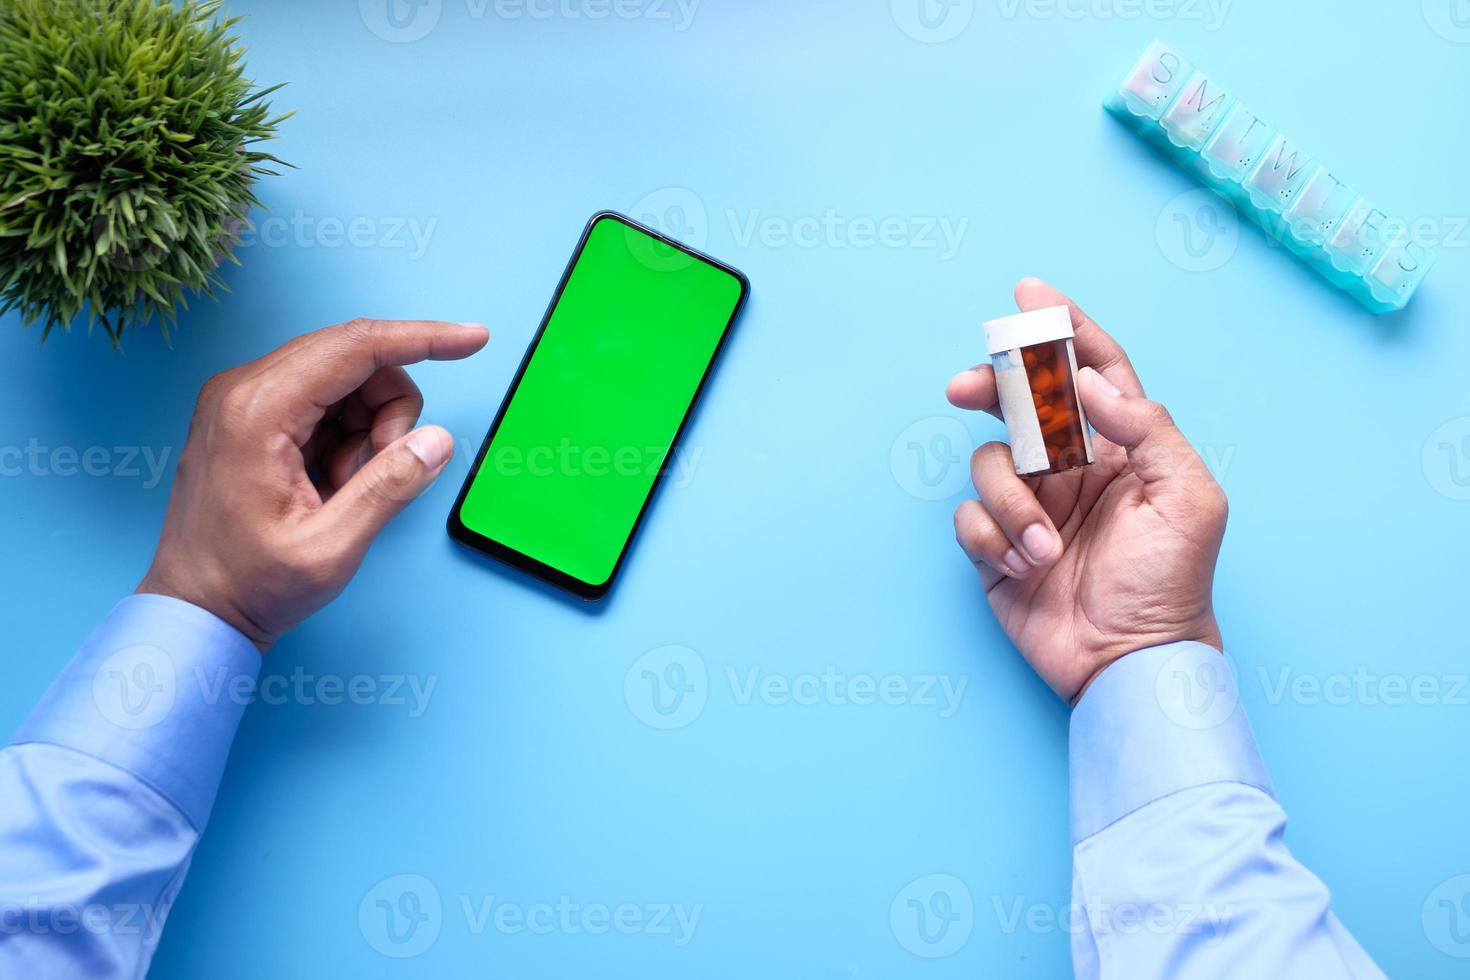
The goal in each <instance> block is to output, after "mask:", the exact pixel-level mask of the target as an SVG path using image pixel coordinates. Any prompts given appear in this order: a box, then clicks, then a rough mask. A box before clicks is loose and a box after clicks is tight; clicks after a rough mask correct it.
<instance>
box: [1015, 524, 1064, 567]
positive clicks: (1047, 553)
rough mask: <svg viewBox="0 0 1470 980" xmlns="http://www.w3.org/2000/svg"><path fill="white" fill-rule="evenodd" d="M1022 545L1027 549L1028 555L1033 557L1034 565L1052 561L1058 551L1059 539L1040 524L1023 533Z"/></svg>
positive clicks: (1033, 525)
mask: <svg viewBox="0 0 1470 980" xmlns="http://www.w3.org/2000/svg"><path fill="white" fill-rule="evenodd" d="M1021 544H1022V545H1023V546H1024V547H1025V549H1026V554H1028V555H1030V556H1031V563H1032V564H1033V565H1040V564H1041V563H1042V562H1044V561H1048V560H1050V558H1051V556H1052V555H1053V554H1055V553H1056V550H1057V539H1056V538H1054V537H1052V534H1051V532H1050V531H1048V530H1047V529H1046V528H1045V527H1043V526H1042V525H1040V524H1032V525H1031V526H1030V527H1028V528H1027V529H1026V530H1024V531H1022V532H1021Z"/></svg>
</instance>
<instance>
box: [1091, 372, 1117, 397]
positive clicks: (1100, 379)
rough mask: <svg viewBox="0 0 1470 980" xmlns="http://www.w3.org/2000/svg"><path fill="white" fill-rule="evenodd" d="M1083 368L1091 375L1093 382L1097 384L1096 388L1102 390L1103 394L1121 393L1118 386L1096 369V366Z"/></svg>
mask: <svg viewBox="0 0 1470 980" xmlns="http://www.w3.org/2000/svg"><path fill="white" fill-rule="evenodd" d="M1083 370H1084V371H1086V372H1087V373H1088V374H1090V375H1092V381H1093V384H1095V385H1097V386H1098V388H1099V389H1100V390H1101V391H1102V393H1103V394H1105V395H1121V394H1122V392H1121V391H1119V390H1118V386H1117V385H1115V384H1113V383H1112V382H1111V381H1109V380H1108V379H1107V378H1106V377H1104V376H1103V374H1102V372H1101V371H1098V370H1097V369H1096V368H1083Z"/></svg>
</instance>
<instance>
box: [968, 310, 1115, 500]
mask: <svg viewBox="0 0 1470 980" xmlns="http://www.w3.org/2000/svg"><path fill="white" fill-rule="evenodd" d="M985 343H986V347H987V348H988V349H989V352H990V363H991V366H992V367H994V368H995V387H996V391H997V393H998V394H999V396H1000V412H1001V415H1002V416H1003V417H1004V418H1005V423H1006V433H1007V434H1008V435H1009V436H1010V441H1011V457H1012V459H1013V460H1014V461H1015V464H1016V472H1017V473H1018V474H1020V475H1021V476H1044V475H1046V474H1049V473H1064V472H1066V471H1067V470H1074V469H1077V468H1078V467H1079V466H1086V465H1088V464H1089V463H1091V462H1092V459H1093V456H1092V434H1091V432H1090V430H1089V429H1088V427H1087V413H1086V412H1084V411H1083V410H1082V399H1081V398H1080V397H1079V396H1078V394H1077V354H1076V351H1075V350H1073V347H1072V317H1071V314H1070V313H1069V312H1068V310H1067V308H1066V307H1065V306H1050V307H1047V308H1045V309H1040V310H1032V311H1030V312H1028V313H1017V314H1016V315H1014V316H1008V317H1002V318H1001V319H999V320H991V321H989V322H988V323H986V324H985Z"/></svg>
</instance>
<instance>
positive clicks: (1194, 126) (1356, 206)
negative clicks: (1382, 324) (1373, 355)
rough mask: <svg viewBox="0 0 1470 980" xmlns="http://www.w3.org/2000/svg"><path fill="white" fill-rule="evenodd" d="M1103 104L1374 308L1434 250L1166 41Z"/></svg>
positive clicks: (1404, 298) (1392, 306)
mask: <svg viewBox="0 0 1470 980" xmlns="http://www.w3.org/2000/svg"><path fill="white" fill-rule="evenodd" d="M1103 104H1104V106H1105V107H1106V108H1107V110H1108V111H1109V112H1110V113H1112V114H1113V115H1114V116H1116V117H1117V118H1118V119H1120V120H1121V121H1122V122H1123V123H1124V124H1125V125H1127V126H1128V127H1129V128H1130V129H1132V130H1133V131H1134V132H1135V133H1137V134H1138V135H1139V136H1142V137H1143V138H1144V139H1145V140H1147V141H1148V142H1149V143H1151V144H1152V145H1153V146H1155V147H1156V148H1157V149H1159V150H1160V151H1161V152H1162V153H1163V154H1164V155H1165V156H1167V157H1168V158H1169V159H1171V160H1173V161H1174V162H1175V163H1177V164H1178V165H1179V166H1181V167H1183V168H1184V169H1185V170H1187V171H1189V172H1190V173H1191V174H1193V175H1194V176H1195V177H1196V178H1197V179H1198V180H1199V181H1200V182H1201V183H1203V184H1204V185H1205V186H1207V187H1209V188H1210V189H1211V190H1213V191H1215V192H1216V193H1217V194H1219V195H1220V196H1221V197H1223V198H1225V199H1226V200H1227V201H1229V202H1230V203H1231V204H1233V205H1234V206H1235V207H1236V209H1237V210H1239V211H1241V212H1243V213H1244V214H1245V215H1246V216H1247V217H1249V218H1251V219H1252V220H1253V221H1255V222H1256V224H1258V225H1260V226H1261V227H1262V228H1263V229H1264V230H1265V231H1266V232H1267V234H1269V235H1271V236H1272V237H1273V238H1275V239H1277V240H1279V241H1280V242H1282V243H1283V244H1284V245H1286V247H1287V248H1289V249H1291V251H1292V252H1293V253H1295V254H1296V255H1297V256H1298V257H1299V258H1301V259H1302V260H1303V261H1304V262H1306V263H1307V264H1308V265H1310V266H1311V267H1312V268H1314V269H1316V270H1317V271H1318V272H1320V273H1321V274H1322V275H1323V276H1325V277H1326V278H1327V279H1328V280H1329V281H1331V282H1332V283H1333V285H1335V286H1337V287H1338V288H1339V289H1341V290H1343V291H1344V292H1347V293H1348V294H1350V295H1351V296H1353V297H1354V298H1355V299H1357V300H1358V302H1360V303H1362V304H1363V305H1364V306H1365V307H1367V308H1368V309H1370V310H1372V311H1373V312H1375V313H1388V312H1391V311H1393V310H1401V309H1403V308H1404V307H1405V306H1406V305H1407V304H1408V302H1409V299H1410V298H1411V297H1412V296H1413V295H1414V292H1415V290H1417V289H1418V288H1419V284H1420V283H1421V282H1423V281H1424V276H1425V275H1426V274H1427V273H1428V272H1429V268H1430V266H1432V265H1433V264H1434V260H1435V258H1436V253H1435V251H1434V249H1432V248H1429V247H1428V246H1426V245H1425V244H1424V243H1422V242H1418V241H1414V240H1413V238H1412V237H1411V236H1410V235H1409V233H1408V230H1409V223H1408V222H1407V221H1404V220H1403V219H1401V218H1394V217H1391V216H1390V215H1389V214H1388V213H1387V212H1386V211H1383V210H1382V209H1380V208H1379V207H1377V206H1376V205H1374V204H1373V203H1372V202H1371V201H1369V200H1368V198H1366V197H1364V196H1363V195H1361V194H1359V193H1358V192H1357V191H1355V190H1354V189H1352V188H1351V187H1349V186H1348V185H1347V184H1344V183H1343V182H1342V181H1341V180H1339V179H1338V178H1337V177H1336V175H1334V174H1333V172H1332V171H1331V170H1329V169H1328V168H1327V167H1326V166H1324V165H1323V164H1322V163H1320V162H1319V161H1317V160H1316V159H1314V158H1313V157H1312V156H1311V155H1310V154H1308V153H1307V152H1306V151H1305V150H1303V149H1302V148H1301V147H1299V146H1297V145H1296V144H1295V143H1293V142H1292V141H1291V140H1290V139H1289V138H1288V137H1287V136H1286V135H1285V134H1284V133H1281V132H1279V131H1278V130H1276V129H1275V128H1273V127H1272V126H1271V125H1270V124H1268V123H1267V122H1265V120H1263V119H1261V117H1260V116H1257V115H1256V114H1255V113H1254V112H1252V111H1251V110H1250V109H1247V108H1246V106H1245V104H1244V103H1242V102H1241V101H1240V100H1239V99H1237V98H1236V97H1235V96H1234V95H1232V94H1231V93H1230V91H1229V90H1228V89H1226V88H1225V87H1224V86H1223V85H1221V84H1220V83H1219V82H1217V81H1215V80H1214V79H1213V78H1210V77H1209V76H1207V75H1205V73H1204V72H1202V71H1200V70H1198V69H1196V68H1195V67H1194V66H1193V65H1192V64H1190V62H1189V61H1188V60H1187V59H1186V58H1185V57H1184V56H1183V55H1181V54H1180V53H1179V52H1178V51H1177V50H1175V49H1174V48H1173V47H1172V46H1171V45H1169V44H1167V43H1165V42H1163V41H1154V42H1153V43H1152V44H1150V45H1149V46H1148V48H1147V49H1146V50H1145V51H1144V53H1143V56H1142V57H1141V58H1139V59H1138V61H1137V62H1135V63H1134V65H1133V67H1132V68H1131V69H1130V70H1129V71H1128V73H1127V74H1126V75H1125V76H1124V78H1123V82H1122V84H1121V85H1119V86H1118V88H1117V89H1116V90H1114V91H1113V92H1111V93H1109V95H1108V97H1107V99H1106V100H1105V101H1104V103H1103Z"/></svg>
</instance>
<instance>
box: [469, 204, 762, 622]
mask: <svg viewBox="0 0 1470 980" xmlns="http://www.w3.org/2000/svg"><path fill="white" fill-rule="evenodd" d="M749 294H750V283H749V281H748V280H747V279H746V278H745V276H744V275H742V274H741V273H740V272H738V271H736V270H735V269H733V268H731V267H730V266H728V265H725V264H724V263H722V262H717V261H715V260H714V259H712V258H710V257H709V256H707V255H703V254H701V253H699V252H697V251H695V250H694V249H692V248H689V247H688V246H686V245H683V244H680V243H679V242H676V241H674V240H673V239H671V238H668V237H667V236H665V235H662V234H660V233H659V232H657V231H654V230H653V229H652V228H647V227H644V226H643V225H641V224H639V223H638V222H636V221H634V220H632V219H631V218H627V217H625V216H623V215H621V214H617V213H615V212H612V211H603V212H600V213H599V214H596V215H593V217H592V220H591V221H589V222H588V223H587V227H586V229H584V230H583V232H582V238H581V241H579V242H578V243H577V248H576V251H575V252H573V253H572V259H571V262H570V263H568V264H567V269H566V272H565V273H563V274H562V278H561V283H560V285H558V286H557V288H556V295H555V296H553V297H552V300H551V306H550V307H549V308H548V309H547V311H546V316H545V317H544V318H543V319H542V321H541V327H540V329H539V330H538V331H537V332H536V336H535V338H534V339H533V340H532V341H531V346H530V348H529V349H528V350H527V351H526V356H525V358H524V359H523V360H522V361H521V366H520V368H519V370H518V371H517V372H516V376H515V380H514V381H513V382H512V383H511V386H510V392H509V393H508V394H507V395H506V397H505V401H504V402H502V403H501V406H500V411H499V413H498V414H497V415H496V416H495V421H494V423H493V424H492V425H491V426H490V432H489V434H488V435H486V437H485V442H484V445H482V446H481V447H480V453H479V455H478V457H476V459H475V465H474V466H473V467H472V468H471V469H470V474H469V477H468V478H467V479H466V480H465V484H464V487H463V488H462V489H461V490H460V492H459V499H458V500H457V501H456V502H455V504H454V510H453V511H451V512H450V514H449V534H450V536H451V537H453V538H454V539H455V540H456V541H458V542H460V543H461V544H464V545H467V546H469V547H471V548H474V549H476V550H478V551H481V552H484V553H485V554H488V555H491V556H493V557H495V558H498V559H500V560H501V561H504V562H506V563H507V564H509V565H512V566H514V567H516V568H519V569H521V570H522V571H524V572H527V573H529V574H531V575H533V576H535V577H537V578H539V579H542V580H543V581H546V582H549V583H551V584H552V585H555V586H557V587H559V588H562V589H565V590H567V591H569V592H571V593H573V594H574V595H577V596H580V597H582V598H583V599H587V600H597V599H601V598H603V597H604V596H606V595H607V593H608V591H609V590H610V589H611V588H612V583H613V580H614V579H615V578H616V577H617V574H618V570H619V569H620V568H621V567H622V564H623V559H624V558H625V557H626V556H627V553H628V546H629V544H630V543H631V542H632V540H633V536H634V534H635V532H636V531H637V530H638V525H639V524H640V523H641V522H642V520H643V516H644V514H645V513H646V512H647V510H648V504H649V501H650V500H652V498H653V494H654V491H655V490H656V489H657V488H658V484H659V481H660V480H661V479H662V477H663V475H664V473H665V471H666V470H667V469H669V468H670V463H671V462H672V461H673V460H674V458H675V457H674V453H675V452H676V451H677V450H678V446H679V437H680V435H681V434H682V433H683V431H684V425H685V423H686V422H687V421H688V419H689V415H690V412H691V411H692V409H693V408H694V403H695V401H696V400H697V399H698V398H699V394H700V391H701V390H702V389H703V387H704V383H705V379H706V378H708V376H709V372H710V368H711V366H712V365H713V364H714V361H715V358H716V356H718V354H719V352H720V349H721V347H723V346H724V342H725V336H726V334H728V333H729V331H730V328H731V326H732V325H733V324H734V322H735V319H736V317H738V316H739V315H740V311H741V309H742V308H743V307H744V305H745V300H746V297H747V296H749Z"/></svg>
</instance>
